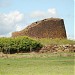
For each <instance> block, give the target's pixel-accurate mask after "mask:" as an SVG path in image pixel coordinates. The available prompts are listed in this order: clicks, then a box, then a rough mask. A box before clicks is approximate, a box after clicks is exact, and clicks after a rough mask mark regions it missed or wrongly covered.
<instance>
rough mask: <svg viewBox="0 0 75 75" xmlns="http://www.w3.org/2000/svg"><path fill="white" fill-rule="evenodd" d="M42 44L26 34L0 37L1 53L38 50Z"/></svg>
mask: <svg viewBox="0 0 75 75" xmlns="http://www.w3.org/2000/svg"><path fill="white" fill-rule="evenodd" d="M40 48H42V44H41V43H39V42H38V41H36V40H34V39H32V38H29V37H27V36H22V37H16V38H0V51H2V52H3V53H10V54H12V53H18V52H30V51H39V50H40Z"/></svg>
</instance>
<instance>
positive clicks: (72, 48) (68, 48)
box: [40, 44, 75, 53]
mask: <svg viewBox="0 0 75 75" xmlns="http://www.w3.org/2000/svg"><path fill="white" fill-rule="evenodd" d="M46 52H48V53H52V52H75V45H69V44H68V45H46V46H44V47H43V48H42V49H41V50H40V53H46Z"/></svg>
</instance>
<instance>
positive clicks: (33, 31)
mask: <svg viewBox="0 0 75 75" xmlns="http://www.w3.org/2000/svg"><path fill="white" fill-rule="evenodd" d="M25 35H26V36H29V37H36V38H66V37H67V36H66V30H65V26H64V20H63V19H60V18H48V19H44V20H41V21H37V22H34V23H32V24H31V25H29V26H28V27H27V28H25V29H24V30H22V31H19V32H14V33H12V37H17V36H25Z"/></svg>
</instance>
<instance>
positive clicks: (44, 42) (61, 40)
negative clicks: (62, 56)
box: [37, 38, 75, 45]
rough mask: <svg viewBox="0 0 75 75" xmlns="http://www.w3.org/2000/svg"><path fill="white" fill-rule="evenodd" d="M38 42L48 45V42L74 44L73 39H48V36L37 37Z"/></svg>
mask: <svg viewBox="0 0 75 75" xmlns="http://www.w3.org/2000/svg"><path fill="white" fill-rule="evenodd" d="M37 40H38V41H39V42H40V43H42V44H43V45H49V44H57V45H65V44H75V41H74V40H69V39H59V38H56V39H50V38H41V39H37Z"/></svg>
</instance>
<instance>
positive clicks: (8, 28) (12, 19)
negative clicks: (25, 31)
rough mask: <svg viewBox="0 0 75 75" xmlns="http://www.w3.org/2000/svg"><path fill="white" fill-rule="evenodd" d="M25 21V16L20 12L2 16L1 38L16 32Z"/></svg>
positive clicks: (0, 19)
mask: <svg viewBox="0 0 75 75" xmlns="http://www.w3.org/2000/svg"><path fill="white" fill-rule="evenodd" d="M23 20H24V14H22V13H20V12H19V11H14V12H10V13H8V14H5V13H4V14H0V36H3V35H8V34H9V33H11V32H13V31H16V30H17V26H19V25H20V24H21V23H22V22H23Z"/></svg>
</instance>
